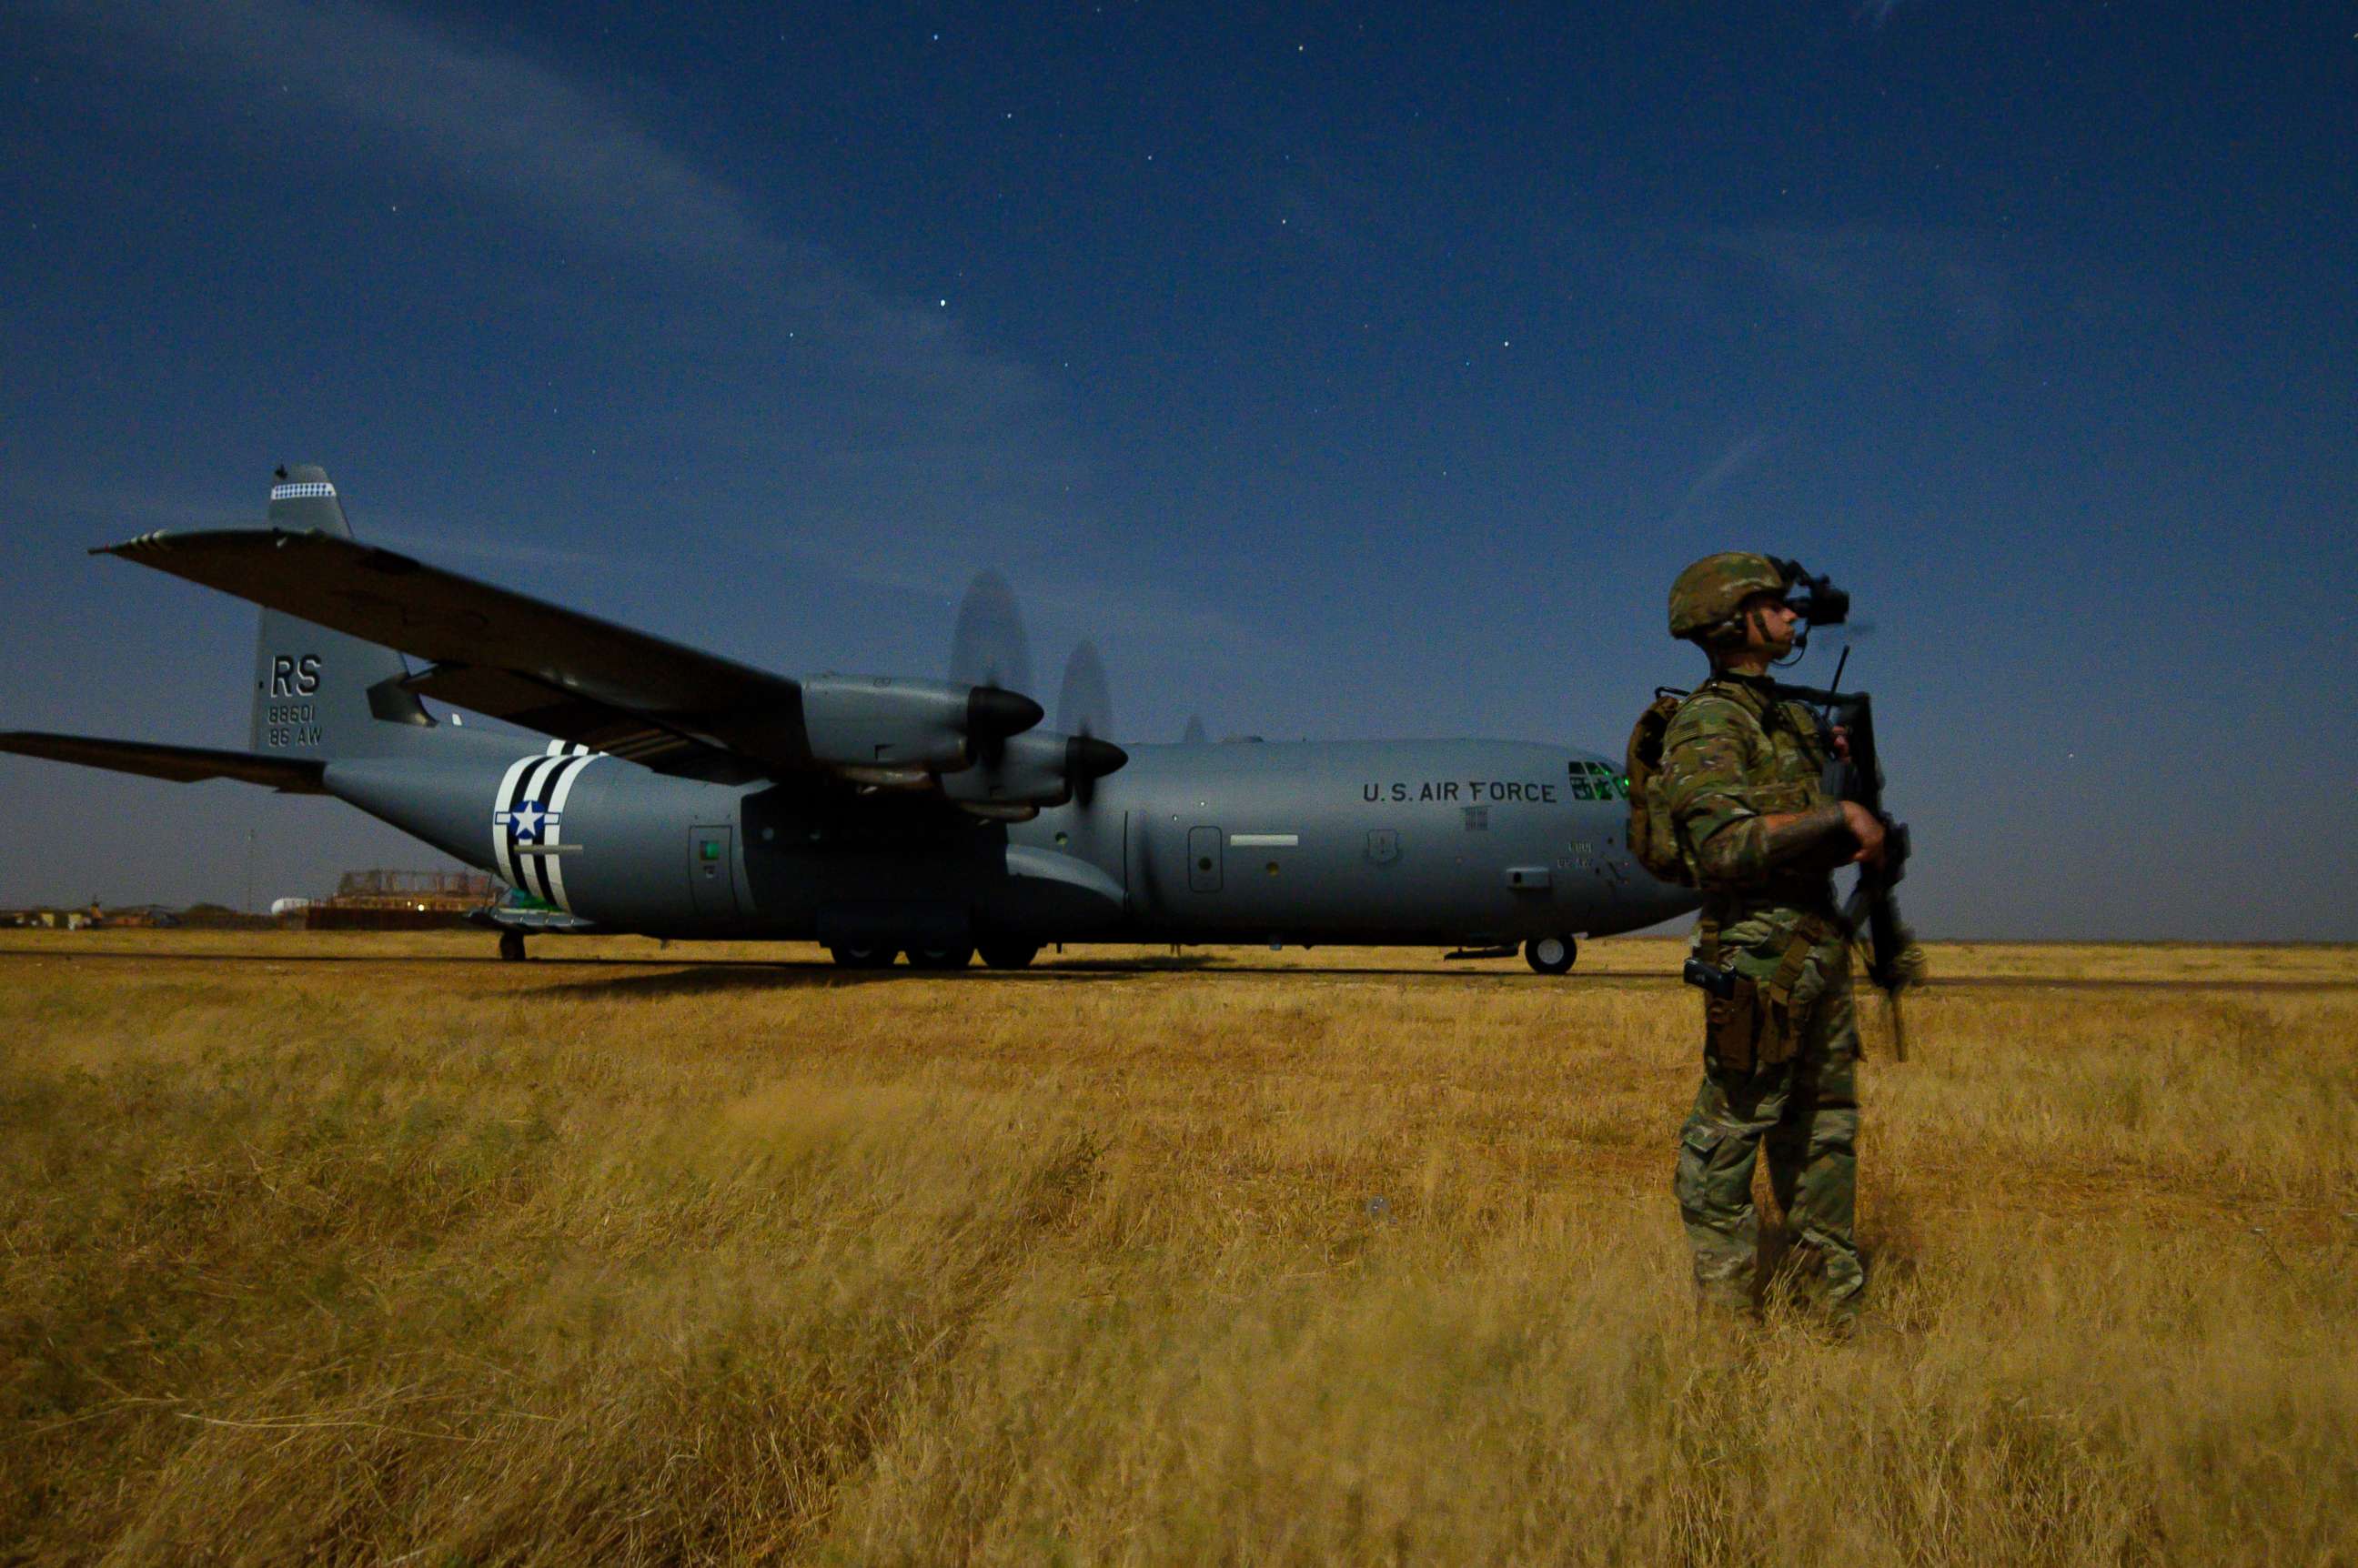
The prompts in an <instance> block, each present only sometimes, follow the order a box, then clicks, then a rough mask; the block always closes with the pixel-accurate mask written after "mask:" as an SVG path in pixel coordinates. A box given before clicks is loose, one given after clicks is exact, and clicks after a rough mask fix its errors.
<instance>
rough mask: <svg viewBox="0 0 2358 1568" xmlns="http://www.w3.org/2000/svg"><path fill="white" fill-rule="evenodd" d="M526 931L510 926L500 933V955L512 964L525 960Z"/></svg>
mask: <svg viewBox="0 0 2358 1568" xmlns="http://www.w3.org/2000/svg"><path fill="white" fill-rule="evenodd" d="M524 956H525V954H524V933H523V932H521V931H518V930H516V929H514V927H510V928H509V929H507V930H505V931H503V932H501V933H500V957H502V958H503V959H504V960H505V961H506V962H508V963H511V964H516V963H521V962H523V961H524Z"/></svg>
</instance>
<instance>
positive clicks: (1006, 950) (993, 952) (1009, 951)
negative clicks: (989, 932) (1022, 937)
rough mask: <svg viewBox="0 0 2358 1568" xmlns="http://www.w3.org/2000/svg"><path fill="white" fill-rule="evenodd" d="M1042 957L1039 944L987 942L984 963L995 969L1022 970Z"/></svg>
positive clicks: (984, 945)
mask: <svg viewBox="0 0 2358 1568" xmlns="http://www.w3.org/2000/svg"><path fill="white" fill-rule="evenodd" d="M1039 956H1040V944H1038V943H1037V942H985V943H984V944H983V945H982V961H983V962H984V963H986V964H989V965H990V967H991V968H994V969H1021V968H1025V967H1027V966H1028V965H1030V963H1031V962H1032V960H1033V959H1034V958H1036V957H1039Z"/></svg>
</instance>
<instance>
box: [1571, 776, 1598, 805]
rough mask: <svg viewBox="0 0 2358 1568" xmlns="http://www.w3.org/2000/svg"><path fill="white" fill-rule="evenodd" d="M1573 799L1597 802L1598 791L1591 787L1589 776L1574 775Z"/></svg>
mask: <svg viewBox="0 0 2358 1568" xmlns="http://www.w3.org/2000/svg"><path fill="white" fill-rule="evenodd" d="M1572 798H1573V799H1574V800H1595V798H1596V791H1595V790H1594V789H1593V788H1591V787H1590V786H1589V783H1588V775H1587V774H1585V773H1574V775H1573V776H1572Z"/></svg>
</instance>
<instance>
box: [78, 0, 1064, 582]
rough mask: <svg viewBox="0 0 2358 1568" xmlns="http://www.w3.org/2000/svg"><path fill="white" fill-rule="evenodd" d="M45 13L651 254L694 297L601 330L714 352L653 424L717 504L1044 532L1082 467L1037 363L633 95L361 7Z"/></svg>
mask: <svg viewBox="0 0 2358 1568" xmlns="http://www.w3.org/2000/svg"><path fill="white" fill-rule="evenodd" d="M43 14H44V15H46V16H48V17H49V20H50V22H51V23H52V25H53V28H54V30H56V31H58V32H59V33H60V34H62V35H63V36H65V37H67V38H70V39H73V40H75V41H76V42H78V43H79V44H80V45H81V46H82V48H83V49H85V50H86V51H87V52H89V53H90V54H91V55H92V57H93V58H94V59H103V60H104V61H105V62H106V64H107V66H108V68H109V69H110V70H122V69H123V68H124V67H126V66H127V67H129V68H130V69H132V70H139V71H142V72H144V73H146V74H149V75H151V76H157V77H163V78H167V79H176V80H179V81H188V82H189V83H191V84H192V85H193V86H194V87H196V88H197V89H198V90H199V92H200V94H201V95H202V96H203V97H204V98H205V100H206V101H207V102H209V103H221V104H222V105H223V106H224V112H225V113H226V112H230V111H243V110H246V109H255V108H258V109H260V110H261V111H263V114H264V118H263V123H264V124H265V126H267V125H268V124H270V120H269V112H270V111H272V110H275V109H276V108H277V107H278V106H279V105H287V106H290V107H291V108H292V109H294V110H295V111H296V114H295V116H294V117H293V118H291V119H288V120H287V124H286V129H285V133H284V135H283V137H282V139H281V141H280V146H281V148H282V150H283V154H284V156H286V157H289V158H290V159H310V160H319V159H322V158H349V157H352V156H354V155H355V154H358V155H363V156H366V155H373V156H377V157H391V158H394V159H395V160H397V161H398V162H400V163H401V164H402V165H404V166H405V167H409V168H417V169H420V170H422V171H426V172H427V173H429V174H431V175H435V176H438V177H439V178H442V179H444V180H447V181H449V182H450V183H452V184H453V185H454V186H456V187H457V188H459V189H461V190H463V191H465V192H467V193H470V194H471V195H473V196H476V197H478V198H481V199H487V200H492V201H493V202H497V203H503V204H505V205H507V206H509V207H510V208H512V209H514V211H517V212H518V213H519V214H520V215H522V216H524V217H525V218H527V219H530V220H534V221H536V222H540V223H542V224H544V225H546V226H547V227H549V228H551V229H553V230H554V231H555V232H557V233H559V234H562V235H564V236H567V237H568V238H569V239H570V240H571V241H573V242H575V243H579V244H583V245H588V246H592V247H597V248H601V249H604V250H606V251H608V252H610V253H612V254H617V255H620V256H623V257H627V258H632V259H633V260H635V261H636V262H637V263H639V264H640V265H642V266H643V267H644V269H645V270H647V271H648V272H649V273H650V274H651V276H654V278H656V279H658V280H660V281H661V283H662V284H663V285H665V286H669V287H670V294H669V295H668V296H667V297H668V298H671V299H673V300H674V301H675V303H673V304H670V305H667V306H666V308H665V314H664V315H663V317H662V319H661V320H660V322H659V323H657V322H656V320H655V317H654V313H653V312H652V311H650V312H647V313H645V316H644V319H618V320H615V321H611V322H606V323H600V327H599V330H600V331H601V332H603V333H606V334H608V335H610V336H611V337H613V338H614V339H615V340H616V341H618V342H619V341H628V334H630V333H633V332H637V333H638V334H639V335H640V337H641V338H642V339H644V355H645V357H646V358H648V359H649V361H650V362H652V361H654V359H655V358H657V357H658V356H665V355H668V356H672V357H673V358H674V359H683V358H684V359H685V360H687V361H692V362H693V364H694V367H695V370H696V374H695V376H694V377H693V378H692V382H691V384H692V385H693V386H694V387H695V388H696V389H697V395H696V396H695V398H694V399H693V400H692V401H688V402H682V401H680V400H679V399H677V398H676V397H666V398H665V399H663V400H660V401H661V406H660V407H659V408H654V409H650V410H649V411H648V418H649V420H650V425H649V427H650V428H653V427H654V423H653V422H654V421H657V420H662V419H669V420H672V421H674V422H676V425H677V438H678V440H679V441H680V442H681V443H682V444H683V445H684V446H688V447H692V448H693V449H695V450H696V451H698V454H699V456H700V457H702V458H704V459H705V462H704V463H703V464H702V465H701V466H702V468H703V470H704V471H705V472H706V473H707V474H708V475H713V476H725V477H716V478H712V479H709V480H708V481H707V483H708V491H707V494H708V496H709V497H710V498H711V499H713V500H715V501H717V500H719V488H720V487H722V486H727V487H730V488H733V490H734V492H735V499H736V500H737V501H738V502H739V503H741V507H742V509H743V510H744V511H745V512H747V513H748V514H761V515H762V516H763V517H764V518H766V519H768V520H771V522H772V523H773V524H774V522H775V520H776V519H778V518H780V517H781V516H784V517H785V518H787V519H790V520H792V521H793V522H794V523H795V524H796V525H798V526H802V527H806V528H811V527H829V526H834V527H838V529H840V530H841V531H843V532H844V534H845V536H846V537H847V538H857V537H858V536H859V535H860V534H861V533H864V532H868V531H872V530H873V529H874V528H876V527H877V526H878V525H879V524H880V523H883V522H888V521H889V522H890V523H891V524H893V525H896V526H901V527H903V528H910V529H921V528H922V529H926V530H927V531H929V532H936V533H938V534H940V535H943V536H945V537H954V536H956V535H957V531H958V530H961V529H963V528H966V527H968V526H970V525H971V521H972V519H973V518H975V517H976V516H977V515H978V514H985V515H988V516H989V517H990V519H992V521H993V523H994V524H995V526H996V529H997V531H998V532H999V533H1001V534H1002V535H1006V534H1016V535H1022V534H1026V533H1036V532H1038V531H1039V530H1040V529H1041V528H1042V527H1044V526H1045V525H1046V524H1045V521H1044V520H1045V519H1048V518H1050V517H1052V516H1053V515H1054V508H1053V502H1054V499H1055V497H1057V496H1058V495H1060V494H1062V493H1064V487H1066V486H1069V485H1070V484H1071V483H1072V482H1073V478H1072V474H1071V471H1070V470H1071V468H1072V465H1071V462H1070V460H1069V459H1067V458H1065V457H1064V456H1063V453H1062V448H1063V446H1064V444H1065V425H1064V421H1063V418H1062V416H1061V414H1060V412H1059V410H1058V408H1057V404H1056V397H1055V391H1054V389H1053V388H1052V387H1051V386H1050V384H1048V383H1047V382H1046V381H1045V379H1044V378H1043V377H1042V376H1041V375H1040V374H1039V373H1037V372H1036V371H1035V370H1034V369H1033V367H1032V366H1030V365H1028V364H1026V363H1024V362H1021V361H1018V360H1015V359H1012V358H1010V357H1008V356H1004V355H1000V354H995V353H992V352H990V351H987V350H986V349H984V348H982V347H980V346H979V345H977V344H975V343H974V342H973V341H971V340H970V339H969V338H968V337H967V335H966V334H964V333H963V332H961V331H960V330H958V329H957V326H956V325H955V323H954V321H953V320H952V319H950V318H948V317H946V315H945V314H944V313H943V311H942V310H941V308H939V307H938V305H937V302H936V300H933V299H925V300H922V301H920V300H916V299H907V298H899V297H893V296H892V295H889V294H887V293H885V292H883V291H881V290H879V289H877V288H875V287H872V286H871V285H870V284H869V283H867V282H866V281H865V280H863V279H862V278H860V276H856V275H855V274H854V273H853V272H852V271H850V270H849V268H847V267H846V266H844V265H842V264H841V263H840V262H839V261H838V260H837V259H836V258H835V257H833V256H832V255H830V254H828V253H827V251H826V250H825V249H824V248H822V247H821V246H819V245H817V244H815V243H812V242H811V241H810V240H809V239H808V238H807V237H806V236H801V235H796V234H792V233H782V232H777V231H776V229H775V227H774V226H773V223H772V222H770V221H769V220H768V219H767V218H765V217H764V215H763V212H762V211H761V210H760V209H759V208H758V207H757V206H756V204H755V203H754V202H752V200H749V199H748V197H747V195H746V194H745V193H744V192H743V191H741V190H740V189H737V188H736V187H734V186H732V185H730V183H728V182H727V181H725V180H722V179H719V178H714V177H713V176H712V175H710V174H708V173H707V172H705V171H704V170H702V169H700V168H698V167H697V166H696V165H695V164H693V163H691V162H690V161H688V160H687V159H686V158H684V157H681V156H680V155H679V154H677V153H676V152H675V151H673V150H672V149H671V148H669V147H667V146H665V145H664V144H663V143H662V142H661V141H660V140H658V139H657V138H656V137H655V136H654V135H650V134H649V133H648V132H647V130H646V129H645V128H644V127H643V126H642V125H640V124H638V123H637V122H635V121H634V120H633V117H632V116H631V115H630V114H629V113H628V112H627V111H626V110H625V108H624V107H623V106H622V105H621V104H619V103H615V102H613V101H611V100H610V99H609V98H607V97H605V96H603V95H601V94H600V93H598V92H594V91H591V90H590V89H586V88H584V87H582V86H580V85H578V84H576V83H575V82H573V81H569V80H568V79H567V78H566V77H564V76H562V75H561V74H559V73H558V72H557V71H555V70H551V69H549V68H548V67H546V66H545V65H543V64H541V63H539V62H538V61H536V60H535V59H531V58H530V57H528V56H526V55H524V54H522V53H519V52H518V51H516V50H514V49H508V48H503V47H500V46H498V45H495V44H491V43H487V42H484V41H481V39H480V38H473V37H470V36H465V35H462V34H461V33H460V32H458V31H456V30H453V29H449V28H446V27H439V26H437V25H435V24H431V23H428V22H426V21H423V20H421V19H418V18H416V17H414V16H409V15H406V14H405V13H402V12H400V11H397V10H395V9H391V8H388V7H385V6H383V5H370V4H365V3H362V0H325V3H324V4H319V5H310V4H297V3H295V0H202V3H199V0H164V3H163V4H158V5H139V6H102V7H93V8H89V9H85V8H81V7H78V6H69V5H62V4H53V5H49V6H47V7H46V8H45V11H44V13H43ZM678 301H688V302H691V303H687V304H681V303H677V302H678ZM818 410H824V414H825V417H824V419H823V420H822V419H821V418H820V417H819V416H818V414H817V411H818ZM862 449H864V450H862ZM789 471H790V472H792V473H794V474H795V486H794V488H793V490H792V491H791V492H789V493H786V494H784V495H781V494H780V493H779V489H780V486H779V481H778V480H777V478H776V477H775V476H777V475H778V474H781V473H784V472H789ZM847 517H849V518H856V519H857V521H856V522H852V523H836V522H833V521H832V520H833V519H838V518H847ZM928 519H930V520H931V522H930V525H929V524H928Z"/></svg>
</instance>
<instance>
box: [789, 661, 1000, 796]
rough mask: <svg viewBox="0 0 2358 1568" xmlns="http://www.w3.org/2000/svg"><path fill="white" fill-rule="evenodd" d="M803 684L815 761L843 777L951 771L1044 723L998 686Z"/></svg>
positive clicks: (842, 679)
mask: <svg viewBox="0 0 2358 1568" xmlns="http://www.w3.org/2000/svg"><path fill="white" fill-rule="evenodd" d="M801 685H802V703H803V730H804V732H805V734H806V735H807V736H808V737H809V740H810V749H811V755H812V757H813V758H815V759H816V760H817V761H818V762H822V763H824V764H826V765H827V766H829V767H835V768H841V769H844V770H846V771H848V772H849V771H853V770H868V771H873V772H876V773H879V774H880V775H882V774H908V775H914V774H915V773H923V772H925V771H931V772H934V773H956V772H957V771H958V770H961V769H964V768H967V767H969V766H970V765H971V764H972V763H973V762H974V759H975V758H976V757H977V756H978V755H979V754H981V753H982V752H984V751H985V750H987V749H990V748H992V747H994V746H995V745H997V744H998V743H1000V742H1001V741H1007V740H1009V739H1010V738H1011V737H1015V736H1018V735H1020V734H1021V733H1022V731H1023V730H1029V729H1031V728H1032V727H1033V725H1035V724H1037V723H1039V722H1040V719H1041V709H1040V705H1039V704H1038V703H1036V702H1034V701H1033V700H1032V699H1031V698H1030V697H1022V696H1019V695H1018V694H1016V693H1014V692H1011V691H1002V690H1001V689H1000V688H999V687H989V686H951V685H948V684H947V683H946V682H942V681H928V680H903V679H902V678H900V677H898V676H810V677H808V678H806V679H805V680H804V681H803V682H802V683H801Z"/></svg>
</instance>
